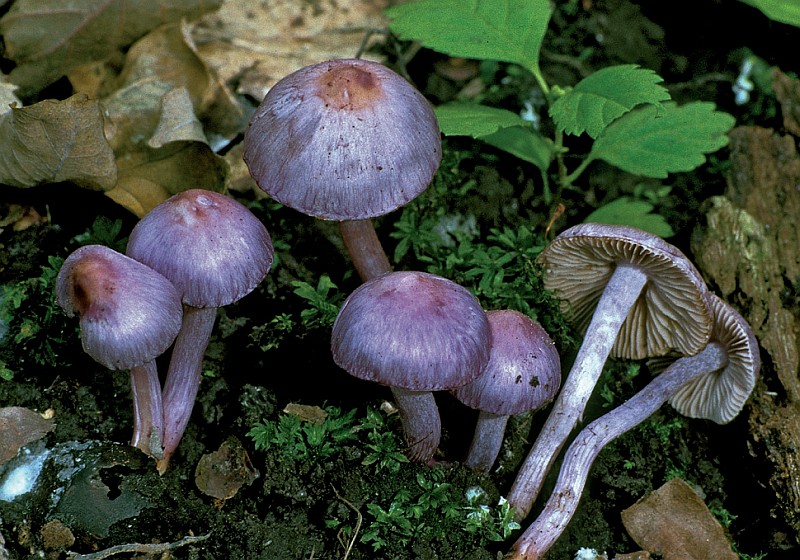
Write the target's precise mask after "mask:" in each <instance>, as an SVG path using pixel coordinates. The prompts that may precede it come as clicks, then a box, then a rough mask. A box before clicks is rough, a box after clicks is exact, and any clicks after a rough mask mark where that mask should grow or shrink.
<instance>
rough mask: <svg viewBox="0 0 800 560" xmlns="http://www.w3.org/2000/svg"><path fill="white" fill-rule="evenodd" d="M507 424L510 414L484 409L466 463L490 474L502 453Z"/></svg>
mask: <svg viewBox="0 0 800 560" xmlns="http://www.w3.org/2000/svg"><path fill="white" fill-rule="evenodd" d="M506 424H508V414H492V413H491V412H486V411H483V410H482V411H481V412H480V414H479V415H478V422H477V424H476V425H475V435H474V436H473V437H472V443H471V444H470V446H469V452H468V453H467V458H466V459H465V460H464V465H466V466H467V467H469V468H471V469H473V470H476V471H478V472H482V473H484V474H488V472H489V471H490V470H491V468H492V465H494V462H495V460H497V455H498V454H499V453H500V446H501V445H502V444H503V436H504V435H505V432H506Z"/></svg>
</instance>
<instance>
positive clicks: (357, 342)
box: [331, 272, 491, 391]
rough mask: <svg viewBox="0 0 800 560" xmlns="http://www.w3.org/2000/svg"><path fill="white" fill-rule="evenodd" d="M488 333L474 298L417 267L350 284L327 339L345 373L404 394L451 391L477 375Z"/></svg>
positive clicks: (485, 354) (485, 359)
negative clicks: (357, 284) (409, 391)
mask: <svg viewBox="0 0 800 560" xmlns="http://www.w3.org/2000/svg"><path fill="white" fill-rule="evenodd" d="M490 345H491V333H490V330H489V322H488V320H487V319H486V313H484V311H483V309H482V308H481V306H480V304H479V303H478V300H477V299H475V296H473V295H472V294H471V293H470V292H469V291H468V290H467V289H466V288H464V287H462V286H459V285H458V284H456V283H455V282H452V281H450V280H447V279H445V278H441V277H439V276H435V275H432V274H427V273H424V272H390V273H387V274H384V275H382V276H378V277H377V278H373V279H372V280H369V281H367V282H365V283H364V284H362V285H361V286H359V287H358V288H356V290H355V291H353V293H352V294H350V296H349V297H348V298H347V300H346V301H345V302H344V305H342V308H341V310H340V311H339V315H338V317H337V318H336V322H335V323H334V325H333V333H332V336H331V350H332V352H333V359H334V361H335V362H336V363H337V364H338V365H339V366H340V367H342V368H343V369H345V370H346V371H348V372H349V373H350V374H351V375H353V376H355V377H358V378H360V379H365V380H368V381H375V382H377V383H381V384H383V385H389V386H393V387H401V388H404V389H408V390H411V391H435V390H440V389H451V388H453V387H458V386H460V385H464V384H465V383H469V382H470V381H472V380H473V379H475V378H476V377H478V375H480V373H481V371H483V368H484V367H485V366H486V363H487V362H488V360H489V349H490Z"/></svg>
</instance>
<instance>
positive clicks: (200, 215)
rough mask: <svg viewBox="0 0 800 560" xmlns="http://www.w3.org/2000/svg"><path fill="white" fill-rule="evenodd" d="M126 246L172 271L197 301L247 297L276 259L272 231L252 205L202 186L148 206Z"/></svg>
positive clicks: (187, 296) (189, 299)
mask: <svg viewBox="0 0 800 560" xmlns="http://www.w3.org/2000/svg"><path fill="white" fill-rule="evenodd" d="M126 252H127V254H128V255H129V256H130V257H133V258H134V259H136V260H137V261H139V262H142V263H144V264H146V265H147V266H149V267H150V268H153V269H154V270H157V271H158V272H160V273H161V274H163V275H164V276H166V277H167V278H168V279H169V280H170V281H171V282H172V283H173V284H174V285H175V287H176V288H177V289H178V292H179V293H180V294H181V296H182V298H183V303H185V304H187V305H191V306H193V307H221V306H223V305H228V304H230V303H233V302H234V301H236V300H238V299H240V298H243V297H244V296H245V295H247V294H249V293H250V292H251V291H252V290H254V289H255V287H256V286H258V284H259V283H260V282H261V281H262V280H263V279H264V276H266V274H267V272H269V269H270V267H271V266H272V259H273V248H272V240H271V239H270V236H269V233H268V232H267V229H266V228H265V227H264V224H262V223H261V222H260V221H259V219H258V218H256V217H255V215H253V213H252V212H250V210H248V209H247V208H246V207H245V206H244V205H243V204H241V203H239V202H238V201H236V200H234V199H232V198H230V197H228V196H225V195H223V194H219V193H215V192H212V191H206V190H202V189H191V190H187V191H184V192H182V193H179V194H176V195H175V196H172V197H170V198H168V199H167V200H165V201H164V202H162V203H161V204H159V205H158V206H156V207H155V208H153V209H152V210H151V211H150V212H148V213H147V214H146V215H145V216H144V217H143V218H142V219H141V220H140V221H139V223H137V224H136V226H135V227H134V228H133V230H132V231H131V235H130V237H129V239H128V247H127V249H126Z"/></svg>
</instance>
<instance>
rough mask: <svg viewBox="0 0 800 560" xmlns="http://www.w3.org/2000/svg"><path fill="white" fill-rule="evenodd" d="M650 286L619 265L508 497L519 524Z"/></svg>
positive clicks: (641, 274) (642, 276)
mask: <svg viewBox="0 0 800 560" xmlns="http://www.w3.org/2000/svg"><path fill="white" fill-rule="evenodd" d="M646 284H647V275H646V274H645V273H644V272H642V271H641V269H639V268H638V267H637V266H635V265H629V264H621V265H619V266H618V267H617V268H616V270H615V271H614V272H613V274H612V275H611V278H610V279H609V281H608V284H607V285H606V287H605V289H604V290H603V294H602V296H601V297H600V300H599V301H598V303H597V307H596V308H595V311H594V315H593V316H592V320H591V322H590V323H589V327H588V329H587V330H586V335H585V336H584V339H583V343H582V345H581V347H580V349H579V350H578V355H577V357H576V358H575V363H574V364H573V366H572V369H571V370H570V372H569V374H568V375H567V378H566V380H565V381H564V385H563V386H562V388H561V391H560V392H559V395H558V398H557V399H556V402H555V404H554V405H553V408H552V410H551V411H550V415H549V416H548V417H547V420H546V421H545V424H544V427H543V428H542V431H541V432H539V436H538V437H537V439H536V441H535V442H534V444H533V447H532V448H531V450H530V452H529V453H528V456H527V457H526V459H525V462H524V463H523V465H522V468H521V469H520V471H519V473H518V474H517V478H516V479H515V480H514V484H513V485H512V487H511V490H510V492H509V495H508V502H509V503H510V505H511V506H513V507H514V508H515V511H516V518H517V519H518V520H522V519H525V518H526V517H527V516H528V513H530V510H531V507H532V506H533V502H534V501H536V497H537V496H538V495H539V491H540V490H541V488H542V484H544V480H545V477H546V476H547V473H548V471H549V470H550V468H551V467H552V466H553V463H554V462H555V460H556V457H558V453H559V451H561V448H562V447H563V446H564V442H565V441H566V440H567V438H568V437H569V436H570V434H571V433H572V430H573V428H575V426H576V424H577V423H578V422H579V421H580V420H581V418H582V417H583V411H584V409H585V408H586V403H587V402H588V400H589V397H591V395H592V391H593V390H594V387H595V385H596V384H597V380H598V379H599V378H600V374H601V373H602V372H603V365H604V364H605V362H606V360H607V359H608V356H609V354H610V353H611V349H612V348H613V346H614V342H615V340H616V338H617V335H618V334H619V331H620V329H621V328H622V324H623V323H624V322H625V319H626V318H627V316H628V313H629V312H630V310H631V308H632V307H633V306H634V304H635V303H636V300H637V299H638V298H639V296H640V295H641V293H642V290H643V289H644V287H645V285H646Z"/></svg>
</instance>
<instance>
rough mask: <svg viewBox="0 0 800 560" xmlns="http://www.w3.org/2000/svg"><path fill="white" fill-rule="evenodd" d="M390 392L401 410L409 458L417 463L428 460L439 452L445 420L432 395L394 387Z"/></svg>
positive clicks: (426, 392)
mask: <svg viewBox="0 0 800 560" xmlns="http://www.w3.org/2000/svg"><path fill="white" fill-rule="evenodd" d="M391 390H392V396H394V400H395V404H397V408H398V410H400V422H401V424H402V425H403V436H404V437H405V440H406V443H407V444H408V458H409V459H411V460H412V461H417V462H427V461H429V460H430V459H431V458H432V457H433V456H434V454H435V453H436V450H437V449H439V441H440V440H441V435H442V421H441V418H440V416H439V408H438V407H437V406H436V400H435V399H434V396H433V393H431V392H430V391H409V390H408V389H403V388H401V387H392V388H391Z"/></svg>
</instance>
